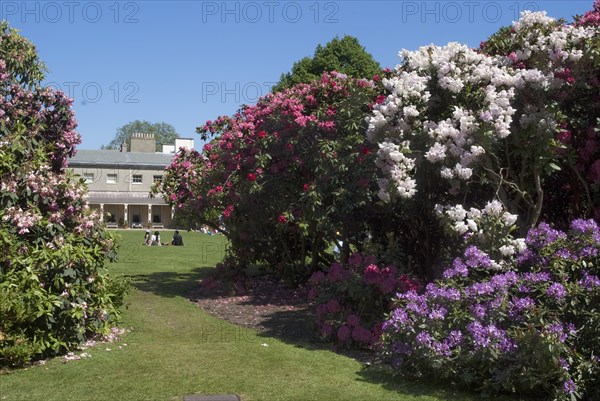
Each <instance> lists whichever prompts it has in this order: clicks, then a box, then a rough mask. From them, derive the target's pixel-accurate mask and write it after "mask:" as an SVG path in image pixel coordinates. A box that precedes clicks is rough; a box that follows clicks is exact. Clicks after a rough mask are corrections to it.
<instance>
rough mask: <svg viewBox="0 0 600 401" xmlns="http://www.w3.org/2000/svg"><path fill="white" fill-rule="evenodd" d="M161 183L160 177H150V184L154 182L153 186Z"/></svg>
mask: <svg viewBox="0 0 600 401" xmlns="http://www.w3.org/2000/svg"><path fill="white" fill-rule="evenodd" d="M161 181H162V175H155V176H154V177H152V182H154V183H155V184H159V183H160V182H161Z"/></svg>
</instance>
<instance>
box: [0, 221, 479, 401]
mask: <svg viewBox="0 0 600 401" xmlns="http://www.w3.org/2000/svg"><path fill="white" fill-rule="evenodd" d="M120 234H121V235H122V237H123V242H122V244H123V245H122V247H121V250H120V260H119V262H118V263H116V264H113V265H111V266H110V269H111V270H112V273H113V274H124V275H130V276H132V280H133V283H134V286H135V288H134V290H133V292H132V294H131V295H130V296H129V298H128V303H129V308H128V309H127V310H126V311H125V313H124V319H123V324H122V326H123V327H125V328H128V329H130V330H131V331H130V333H128V334H127V335H126V336H125V337H123V338H122V340H121V341H119V342H117V343H113V344H102V345H99V346H96V347H94V348H91V349H88V350H86V352H88V353H90V354H91V358H87V359H82V360H76V361H71V362H68V363H62V360H61V359H60V358H57V359H55V360H51V361H48V363H46V364H45V365H41V366H34V367H30V368H28V369H22V370H17V371H14V372H11V373H10V374H5V375H3V376H0V400H9V401H13V400H15V401H16V400H23V401H25V400H26V401H33V400H44V401H52V400H56V401H84V400H86V401H100V400H107V401H109V400H110V401H113V400H115V401H121V400H132V401H138V400H139V401H141V400H161V401H167V400H182V399H183V395H186V394H204V395H208V394H238V395H240V396H241V397H242V400H244V401H254V400H256V401H258V400H262V401H276V400H281V401H284V400H285V401H291V400H298V401H309V400H318V401H329V400H332V401H334V400H357V401H358V400H360V401H369V400H386V401H387V400H390V401H391V400H406V401H408V400H431V401H440V400H458V401H467V400H476V399H479V397H476V396H475V397H468V396H465V395H462V394H461V395H459V394H456V393H455V392H452V391H450V392H444V391H442V390H439V389H435V388H430V387H429V386H425V385H419V384H415V383H408V384H407V383H399V382H398V381H397V380H395V379H393V378H391V377H389V376H387V375H383V374H380V373H377V372H375V371H372V370H363V369H362V366H361V364H360V363H358V362H356V361H354V360H352V359H350V358H347V357H344V356H341V355H337V354H335V353H333V352H330V351H327V350H324V349H318V347H311V346H309V345H304V344H288V343H285V342H283V341H281V340H278V339H276V338H269V337H264V336H261V335H257V334H256V333H255V332H254V331H252V330H248V329H242V328H240V327H237V326H234V325H232V324H229V323H226V322H223V321H221V320H218V319H215V318H213V317H211V316H209V315H207V314H206V313H204V312H203V311H202V310H200V309H199V308H197V307H196V306H195V305H194V304H192V303H191V302H189V301H188V300H187V299H186V294H188V293H189V291H190V290H191V289H192V288H193V287H194V286H195V285H196V283H197V281H198V279H200V278H201V277H202V275H203V274H205V273H206V272H207V271H208V270H209V269H210V268H211V267H213V266H214V265H215V263H216V262H218V261H219V260H220V258H221V257H222V255H223V251H224V246H225V242H224V240H223V238H222V237H220V236H208V235H203V234H198V233H185V232H184V233H183V238H184V243H185V246H184V247H145V246H141V245H140V244H141V243H142V239H143V231H139V230H125V231H120ZM171 235H172V234H171V233H170V232H168V231H163V232H162V236H163V241H166V240H170V237H171ZM264 344H266V345H268V346H265V345H264ZM108 349H110V350H108Z"/></svg>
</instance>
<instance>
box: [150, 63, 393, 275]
mask: <svg viewBox="0 0 600 401" xmlns="http://www.w3.org/2000/svg"><path fill="white" fill-rule="evenodd" d="M380 82H381V80H380V78H379V77H375V79H374V80H373V81H368V80H364V79H353V78H347V77H346V76H344V75H343V74H338V73H328V74H323V76H322V78H321V79H320V80H318V81H315V82H313V83H311V84H298V85H295V86H294V87H292V88H290V89H287V90H284V91H282V92H278V93H275V94H269V95H267V96H266V97H265V98H263V99H261V100H260V101H259V102H258V103H257V104H256V105H254V106H245V107H244V108H242V109H241V110H240V111H239V112H238V113H237V114H235V115H234V116H231V117H219V118H218V119H217V120H215V121H209V122H207V124H206V125H205V126H203V127H201V128H199V129H198V131H199V132H200V133H201V134H202V135H203V137H204V139H209V138H210V139H212V140H211V141H210V142H209V143H207V144H206V145H205V146H204V149H203V151H202V152H201V153H200V152H196V151H193V150H192V151H181V152H180V153H179V154H178V155H177V156H176V157H175V159H174V160H173V163H172V164H171V165H170V166H169V168H168V169H167V172H166V174H165V177H164V179H163V180H162V182H161V184H160V186H158V187H156V188H155V190H154V192H155V193H162V194H164V196H165V199H166V200H167V201H168V202H170V203H171V204H173V205H175V206H176V207H177V208H178V210H180V211H183V212H184V213H186V214H187V215H188V216H190V217H191V218H194V219H195V220H196V221H198V222H199V223H200V224H207V225H210V226H212V227H214V228H215V229H221V230H222V232H223V233H224V234H226V235H227V236H228V238H229V240H230V242H231V248H230V253H231V255H230V256H231V257H230V258H229V262H230V264H232V263H233V264H237V265H238V266H239V268H241V269H243V268H245V267H246V266H248V265H252V264H260V265H263V266H267V268H268V269H270V270H271V271H272V272H275V273H277V274H279V275H281V276H284V277H286V278H289V279H292V280H302V279H304V278H307V277H308V276H309V275H310V273H311V272H313V271H316V270H317V269H318V268H320V266H322V265H328V264H329V263H331V261H332V256H331V254H330V252H329V251H328V249H329V248H330V247H331V245H332V243H333V241H334V240H335V239H336V238H338V234H336V232H339V237H340V239H341V240H342V242H343V243H344V248H343V249H342V258H343V259H344V260H345V259H347V258H348V256H349V254H350V247H351V246H352V247H360V246H361V243H362V241H363V240H364V239H365V238H366V232H367V231H368V229H367V228H368V227H369V225H370V224H371V223H370V219H369V217H370V216H372V210H373V209H375V208H377V206H376V205H374V200H375V197H374V192H373V189H374V187H375V177H376V167H375V165H374V158H375V148H374V147H373V146H372V145H370V144H369V143H367V142H366V140H365V138H364V135H363V132H364V129H365V128H366V126H365V125H364V123H363V121H364V118H365V117H366V116H367V115H368V113H369V112H370V110H369V105H370V104H372V103H375V102H376V96H377V93H378V90H379V89H378V88H377V85H380Z"/></svg>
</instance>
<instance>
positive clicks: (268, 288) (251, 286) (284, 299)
mask: <svg viewBox="0 0 600 401" xmlns="http://www.w3.org/2000/svg"><path fill="white" fill-rule="evenodd" d="M242 291H243V293H244V295H228V294H226V293H225V291H224V290H223V289H222V288H221V287H219V286H216V287H214V286H208V287H207V286H202V285H198V286H197V287H196V290H195V291H194V292H193V294H192V295H191V297H190V299H191V301H192V302H194V303H195V304H196V305H197V306H199V307H200V308H202V309H203V310H204V311H206V312H207V313H209V314H210V315H212V316H215V317H217V318H219V319H223V320H226V321H228V322H231V323H234V324H236V325H239V326H244V327H249V328H252V329H254V330H256V331H257V332H259V333H260V334H261V335H264V336H265V337H275V338H279V339H281V340H282V341H285V342H291V343H294V344H298V343H302V344H305V345H306V344H312V345H314V346H315V347H317V348H324V347H326V346H327V344H325V343H323V342H319V341H318V339H316V338H315V336H314V330H313V329H312V328H311V327H310V322H311V321H312V320H313V312H312V309H311V305H310V303H309V302H308V300H307V293H308V289H307V288H305V287H300V288H290V287H289V286H288V285H286V283H285V282H283V281H281V280H279V279H277V278H275V277H270V276H261V277H253V278H249V279H247V281H246V282H245V285H244V288H243V289H242ZM331 349H332V351H335V352H338V353H341V354H343V355H346V356H349V357H351V358H354V359H356V360H359V361H361V362H363V363H370V362H372V361H373V360H374V354H373V352H371V351H364V350H346V349H337V348H336V347H335V346H332V347H331Z"/></svg>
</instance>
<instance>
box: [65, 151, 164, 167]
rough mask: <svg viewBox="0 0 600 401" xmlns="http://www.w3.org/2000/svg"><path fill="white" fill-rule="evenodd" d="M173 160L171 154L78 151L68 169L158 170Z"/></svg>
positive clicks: (70, 161) (69, 161)
mask: <svg viewBox="0 0 600 401" xmlns="http://www.w3.org/2000/svg"><path fill="white" fill-rule="evenodd" d="M172 159H173V155H172V154H165V153H142V152H121V151H119V150H86V149H82V150H78V151H77V153H76V154H75V156H73V157H71V158H70V159H69V160H68V162H67V163H68V165H69V166H70V167H75V166H90V165H92V166H117V165H120V166H135V167H137V168H140V167H148V168H160V169H164V168H165V167H167V166H168V165H169V164H170V163H171V160H172Z"/></svg>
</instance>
